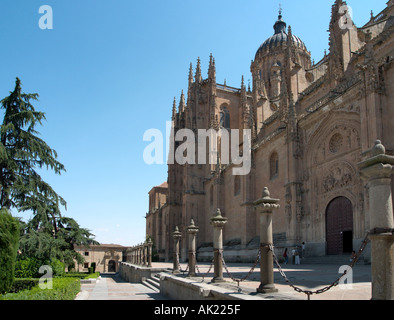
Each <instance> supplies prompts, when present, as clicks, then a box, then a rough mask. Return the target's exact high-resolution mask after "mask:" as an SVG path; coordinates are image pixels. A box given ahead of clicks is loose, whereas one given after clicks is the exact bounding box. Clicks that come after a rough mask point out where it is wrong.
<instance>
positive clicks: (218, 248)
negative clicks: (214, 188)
mask: <svg viewBox="0 0 394 320" xmlns="http://www.w3.org/2000/svg"><path fill="white" fill-rule="evenodd" d="M226 223H227V218H224V217H222V213H221V212H220V209H219V208H218V209H217V211H216V215H215V216H214V217H212V218H211V225H212V226H213V267H214V276H213V279H212V282H224V279H223V262H222V254H223V227H224V225H225V224H226Z"/></svg>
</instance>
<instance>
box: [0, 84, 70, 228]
mask: <svg viewBox="0 0 394 320" xmlns="http://www.w3.org/2000/svg"><path fill="white" fill-rule="evenodd" d="M21 89H22V88H21V82H20V80H19V79H18V78H17V79H16V85H15V89H14V91H13V92H11V93H10V96H8V97H6V98H4V99H3V100H2V101H1V108H2V109H4V120H3V124H2V126H1V130H0V185H1V186H2V190H1V193H0V206H1V207H2V208H4V207H5V208H8V209H10V208H11V207H15V208H17V209H18V210H20V211H26V210H32V211H33V212H34V215H35V217H37V218H38V220H40V222H41V223H42V225H43V227H46V228H48V227H49V224H51V223H53V217H54V215H56V214H59V206H60V205H62V206H66V202H65V201H64V199H63V198H61V197H60V196H59V195H58V194H57V193H56V192H55V191H54V190H53V189H52V187H51V186H50V185H49V184H47V183H46V182H45V181H43V180H42V179H41V176H40V175H39V174H38V172H37V171H36V168H43V167H46V168H47V169H48V168H51V169H52V170H53V171H54V172H55V173H57V174H61V172H62V171H65V168H64V166H63V164H61V163H60V162H58V161H57V160H56V158H57V153H56V151H55V150H53V149H51V148H50V147H49V146H48V145H47V144H46V143H45V141H44V140H42V139H40V138H39V137H38V132H37V131H36V129H35V127H36V125H37V124H39V125H42V122H43V121H44V120H45V114H44V113H43V112H39V111H36V110H35V108H34V107H33V105H32V104H31V102H32V101H37V100H38V94H36V93H34V94H25V93H22V90H21ZM55 232H56V230H55Z"/></svg>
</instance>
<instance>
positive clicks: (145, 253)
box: [142, 242, 148, 267]
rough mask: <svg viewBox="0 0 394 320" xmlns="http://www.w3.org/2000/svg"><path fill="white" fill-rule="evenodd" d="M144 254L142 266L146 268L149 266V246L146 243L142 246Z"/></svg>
mask: <svg viewBox="0 0 394 320" xmlns="http://www.w3.org/2000/svg"><path fill="white" fill-rule="evenodd" d="M142 252H143V256H144V260H143V262H142V265H143V266H144V267H146V266H147V265H148V244H147V243H146V242H144V244H143V245H142Z"/></svg>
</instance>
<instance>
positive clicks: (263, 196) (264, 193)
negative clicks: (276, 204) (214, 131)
mask: <svg viewBox="0 0 394 320" xmlns="http://www.w3.org/2000/svg"><path fill="white" fill-rule="evenodd" d="M270 195H271V194H270V191H269V190H268V188H267V187H264V189H263V195H262V198H263V199H267V198H270Z"/></svg>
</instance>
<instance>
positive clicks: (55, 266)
mask: <svg viewBox="0 0 394 320" xmlns="http://www.w3.org/2000/svg"><path fill="white" fill-rule="evenodd" d="M49 265H50V266H51V268H52V272H53V275H54V276H56V277H62V276H64V274H65V271H64V263H63V262H61V261H60V260H58V259H54V258H52V259H51V262H50V264H49Z"/></svg>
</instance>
